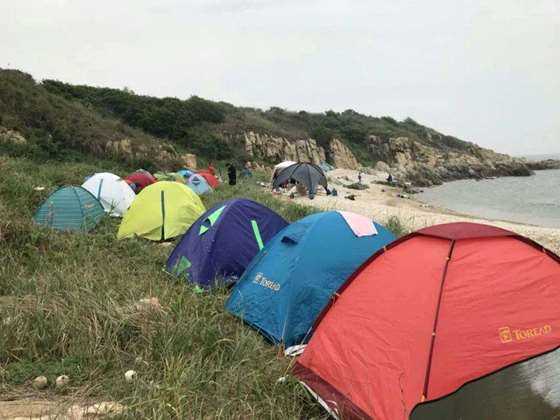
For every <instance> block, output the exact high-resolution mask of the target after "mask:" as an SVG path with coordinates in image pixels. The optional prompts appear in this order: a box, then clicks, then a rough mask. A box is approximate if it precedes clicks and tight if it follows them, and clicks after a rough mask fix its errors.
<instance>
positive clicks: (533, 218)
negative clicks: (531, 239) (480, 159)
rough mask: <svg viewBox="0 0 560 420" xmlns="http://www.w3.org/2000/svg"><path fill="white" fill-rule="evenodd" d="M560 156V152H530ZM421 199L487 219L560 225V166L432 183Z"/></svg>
mask: <svg viewBox="0 0 560 420" xmlns="http://www.w3.org/2000/svg"><path fill="white" fill-rule="evenodd" d="M527 158H528V159H533V158H534V159H548V158H550V159H560V155H542V156H538V157H537V156H530V157H529V156H528V157H527ZM415 197H416V198H417V199H419V200H420V201H423V202H425V203H428V204H432V205H436V206H438V207H443V208H446V209H449V210H453V211H456V212H459V213H464V214H469V215H472V216H477V217H480V218H484V219H493V220H507V221H511V222H518V223H526V224H531V225H537V226H544V227H553V228H560V170H546V171H536V172H535V175H534V176H530V177H503V178H495V179H485V180H481V181H476V180H461V181H453V182H448V183H445V184H443V185H439V186H437V187H431V188H427V189H425V190H424V192H423V193H420V194H418V195H416V196H415Z"/></svg>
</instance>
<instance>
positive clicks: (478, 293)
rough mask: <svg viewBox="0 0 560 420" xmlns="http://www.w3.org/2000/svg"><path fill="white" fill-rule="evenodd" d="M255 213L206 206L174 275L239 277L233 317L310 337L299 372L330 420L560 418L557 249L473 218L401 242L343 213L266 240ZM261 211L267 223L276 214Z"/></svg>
mask: <svg viewBox="0 0 560 420" xmlns="http://www.w3.org/2000/svg"><path fill="white" fill-rule="evenodd" d="M257 206H258V205H257ZM253 208H254V206H252V205H250V204H245V203H243V202H242V201H234V202H226V203H223V204H221V205H218V206H216V207H215V208H213V209H211V210H209V211H208V212H207V213H206V214H205V215H204V216H203V217H201V219H200V220H199V221H198V222H196V223H195V224H194V225H193V226H192V227H191V229H190V230H189V231H188V232H187V233H186V234H185V235H184V236H183V239H182V240H181V242H180V243H179V244H178V246H177V247H176V248H175V250H174V251H173V252H172V254H171V256H170V258H169V260H168V262H167V270H168V271H169V272H170V273H172V274H174V275H177V276H179V277H182V278H185V279H186V280H187V281H190V282H193V283H196V284H198V285H201V286H204V287H212V286H213V285H215V284H218V283H220V284H223V283H226V284H234V286H233V289H232V292H231V295H230V297H229V299H228V301H227V302H226V308H227V310H228V311H229V312H231V313H232V314H234V315H235V316H238V317H239V318H240V319H242V320H243V322H245V323H246V324H247V325H249V326H251V327H253V328H254V329H256V330H257V331H259V332H260V333H261V334H262V335H263V336H264V337H265V338H266V339H267V340H269V341H270V342H272V343H276V344H281V345H283V346H285V347H289V346H296V347H297V346H298V345H301V344H306V343H309V344H308V345H307V347H306V349H305V351H304V352H303V355H302V356H301V357H299V358H298V360H297V362H296V365H295V368H294V371H293V372H294V374H295V376H296V377H297V378H298V379H299V380H300V381H301V382H302V383H303V384H304V385H305V386H306V387H307V389H309V390H310V391H311V392H312V394H313V395H314V396H315V397H316V398H317V399H318V400H319V402H321V403H322V405H323V406H324V407H325V408H326V409H327V410H328V411H329V412H330V413H331V414H332V415H334V416H335V417H338V418H345V419H346V418H360V419H361V418H375V419H406V418H410V417H411V418H413V419H417V420H420V419H422V420H423V419H430V418H463V419H479V418H489V419H490V418H492V419H501V418H503V419H506V418H520V419H521V418H552V417H553V416H554V413H556V414H557V413H558V408H559V407H560V350H557V351H554V349H556V348H558V347H559V346H560V310H559V309H558V305H557V302H558V300H559V299H560V258H559V257H557V256H556V255H554V254H553V253H552V252H550V251H548V250H546V249H544V248H543V247H542V246H540V245H538V244H536V243H534V242H532V241H531V240H529V239H526V238H524V237H521V236H519V235H517V234H515V233H512V232H509V231H506V230H502V229H498V228H494V227H490V226H485V225H479V224H473V223H453V224H447V225H439V226H434V227H431V228H427V229H424V230H421V231H418V232H415V233H412V234H410V235H409V236H406V237H404V238H401V239H399V240H394V239H395V238H394V237H393V236H392V234H391V233H390V232H388V231H387V230H386V229H385V228H383V227H382V226H380V225H378V224H375V223H373V222H372V221H371V220H369V219H367V218H364V217H362V216H358V215H354V214H351V213H345V212H336V211H331V212H323V213H317V214H314V215H311V216H308V217H305V218H303V219H301V220H299V221H297V222H295V223H292V224H289V225H285V226H284V227H282V223H277V224H276V226H275V228H274V229H275V230H277V233H276V234H275V235H272V237H271V238H270V237H269V236H265V239H264V240H262V239H261V240H262V242H263V243H262V245H261V244H260V241H258V240H257V239H256V238H258V235H257V234H256V233H255V231H254V230H253V229H252V228H251V227H250V226H251V221H252V220H255V217H256V216H255V215H254V213H250V211H249V210H248V209H253ZM259 211H260V212H262V213H263V215H262V216H263V218H261V219H259V222H258V223H259V230H264V229H262V225H264V223H266V222H265V221H266V220H267V219H270V220H275V221H277V218H276V216H275V215H274V214H273V212H272V211H271V210H268V209H263V208H259ZM205 235H207V236H205ZM235 244H238V245H237V246H235ZM245 250H247V251H249V250H250V252H248V254H247V255H244V257H243V258H241V254H242V253H243V252H244V251H245ZM252 254H254V257H253V258H251V255H252ZM249 260H250V262H249V263H247V261H249ZM240 273H241V274H240ZM551 351H552V352H551ZM536 356H538V357H536ZM477 399H478V400H480V401H483V402H480V403H479V404H473V400H477ZM512 413H515V415H517V414H519V416H518V417H515V416H512Z"/></svg>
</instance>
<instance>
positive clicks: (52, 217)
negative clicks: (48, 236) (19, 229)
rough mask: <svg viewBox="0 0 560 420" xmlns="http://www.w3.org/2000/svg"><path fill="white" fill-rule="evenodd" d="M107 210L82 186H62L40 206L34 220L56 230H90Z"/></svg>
mask: <svg viewBox="0 0 560 420" xmlns="http://www.w3.org/2000/svg"><path fill="white" fill-rule="evenodd" d="M104 214H105V211H104V210H103V206H102V205H101V203H100V202H99V201H98V200H97V199H96V198H95V197H94V196H93V194H91V193H90V192H89V191H88V190H86V189H85V188H82V187H73V186H67V187H61V188H59V189H58V190H56V191H55V192H53V193H52V194H51V195H50V196H49V197H48V198H47V199H46V200H45V201H44V202H43V204H42V205H41V207H39V209H38V210H37V212H36V213H35V216H34V217H33V220H35V222H36V223H38V224H39V225H43V226H47V227H51V228H53V229H56V230H70V231H84V232H87V231H90V230H91V229H93V228H94V227H95V226H96V225H97V224H98V223H99V221H100V220H101V218H102V217H103V215H104Z"/></svg>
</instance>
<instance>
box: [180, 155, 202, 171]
mask: <svg viewBox="0 0 560 420" xmlns="http://www.w3.org/2000/svg"><path fill="white" fill-rule="evenodd" d="M179 159H180V160H181V163H182V164H183V165H184V166H186V167H187V168H190V169H196V168H197V167H198V164H197V160H196V155H195V154H192V153H185V154H183V155H181V156H180V157H179Z"/></svg>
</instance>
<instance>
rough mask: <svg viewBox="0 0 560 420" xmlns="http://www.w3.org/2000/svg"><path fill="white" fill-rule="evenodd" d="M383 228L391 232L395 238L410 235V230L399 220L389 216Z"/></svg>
mask: <svg viewBox="0 0 560 420" xmlns="http://www.w3.org/2000/svg"><path fill="white" fill-rule="evenodd" d="M385 227H386V228H387V229H389V230H390V231H391V232H393V235H395V236H396V237H400V236H404V235H406V234H408V233H410V230H409V229H408V228H407V227H406V226H405V225H404V224H403V223H402V222H401V220H400V219H399V218H398V217H396V216H391V217H390V218H389V220H387V223H386V224H385Z"/></svg>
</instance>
